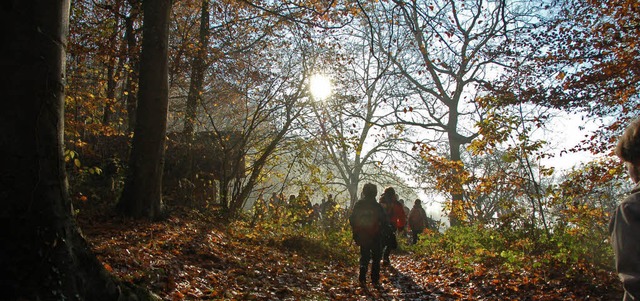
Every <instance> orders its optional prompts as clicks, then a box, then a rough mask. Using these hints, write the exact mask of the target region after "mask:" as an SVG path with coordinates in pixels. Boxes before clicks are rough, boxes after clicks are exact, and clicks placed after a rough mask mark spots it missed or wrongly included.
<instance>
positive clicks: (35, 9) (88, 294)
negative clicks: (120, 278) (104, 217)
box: [0, 0, 150, 300]
mask: <svg viewBox="0 0 640 301" xmlns="http://www.w3.org/2000/svg"><path fill="white" fill-rule="evenodd" d="M68 14H69V1H68V0H13V1H5V2H3V3H2V5H0V20H1V21H0V26H2V28H3V30H4V32H3V36H2V47H1V48H0V66H1V67H2V70H3V72H2V73H1V74H2V75H0V88H1V89H2V93H3V98H4V99H5V101H4V102H3V109H2V110H0V158H2V160H3V162H2V169H0V202H2V205H3V209H2V211H0V226H1V227H2V228H1V229H2V235H0V275H2V279H3V280H2V281H0V292H1V293H2V299H4V300H132V299H134V298H138V300H146V299H149V297H150V295H149V294H148V293H144V294H141V295H140V296H138V297H136V296H134V293H132V290H131V289H130V288H128V287H126V286H123V285H121V284H120V283H119V282H117V281H116V280H114V278H113V277H112V276H111V275H109V273H108V272H107V271H106V270H105V269H104V268H103V266H102V264H100V262H99V261H98V260H97V258H96V257H95V255H94V254H93V253H92V252H91V249H90V248H89V246H88V244H87V242H86V241H85V240H84V238H83V237H82V235H81V234H80V231H79V229H78V227H77V225H76V223H75V220H74V218H73V216H72V206H71V201H70V197H69V193H68V189H67V179H66V175H65V169H64V161H63V144H62V141H63V139H62V135H63V108H64V105H63V104H64V81H63V79H64V57H65V46H66V45H65V44H66V32H67V28H68V17H69V16H68ZM142 295H145V296H144V297H143V296H142Z"/></svg>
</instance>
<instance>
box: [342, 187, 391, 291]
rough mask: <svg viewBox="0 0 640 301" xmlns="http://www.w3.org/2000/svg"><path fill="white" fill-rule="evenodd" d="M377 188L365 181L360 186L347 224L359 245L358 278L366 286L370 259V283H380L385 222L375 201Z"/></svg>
mask: <svg viewBox="0 0 640 301" xmlns="http://www.w3.org/2000/svg"><path fill="white" fill-rule="evenodd" d="M377 194H378V188H377V187H376V185H375V184H371V183H367V184H365V185H364V187H363V188H362V195H361V199H360V200H359V201H357V202H356V204H355V205H354V206H353V210H352V212H351V215H350V216H349V224H350V225H351V231H352V233H353V240H354V241H355V243H356V244H357V245H358V246H360V273H359V276H358V280H359V281H360V285H361V286H362V287H365V286H366V281H367V270H368V268H369V262H370V261H371V283H372V284H373V285H374V286H378V285H380V259H381V258H382V228H383V227H384V226H385V224H386V220H385V215H384V209H382V206H381V205H380V204H378V202H376V195H377Z"/></svg>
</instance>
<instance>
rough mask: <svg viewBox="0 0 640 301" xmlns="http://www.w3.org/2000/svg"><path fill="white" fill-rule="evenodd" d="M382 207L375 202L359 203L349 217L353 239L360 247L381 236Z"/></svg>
mask: <svg viewBox="0 0 640 301" xmlns="http://www.w3.org/2000/svg"><path fill="white" fill-rule="evenodd" d="M381 209H382V208H381V207H379V205H378V204H377V203H376V202H375V201H374V202H363V201H358V203H356V205H355V206H354V207H353V212H352V213H351V216H350V217H349V223H350V224H351V230H352V232H353V239H354V240H355V241H356V243H357V244H358V245H363V244H368V243H370V242H372V241H373V239H374V238H375V237H377V236H379V235H380V231H381V224H382V221H381V219H380V217H381V212H382V211H381Z"/></svg>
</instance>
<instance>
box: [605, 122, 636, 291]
mask: <svg viewBox="0 0 640 301" xmlns="http://www.w3.org/2000/svg"><path fill="white" fill-rule="evenodd" d="M615 153H616V155H618V157H620V159H621V160H622V161H623V162H624V163H625V165H626V167H627V171H628V173H629V177H630V178H631V180H632V181H633V183H635V184H636V185H635V186H634V187H633V189H631V192H630V194H629V195H628V196H627V197H626V198H625V199H624V200H623V201H622V202H621V203H620V204H619V205H618V207H617V208H616V210H615V212H614V214H613V216H612V218H611V222H610V224H609V233H610V234H611V245H612V246H613V252H614V255H615V265H616V270H617V272H618V276H619V277H620V281H622V287H623V288H624V297H623V300H624V301H627V300H638V299H640V253H639V252H638V250H640V183H638V182H640V118H638V119H635V120H634V121H633V122H631V124H630V125H629V126H628V127H627V129H626V130H625V131H624V133H623V134H622V136H621V137H620V140H619V141H618V145H617V146H616V149H615Z"/></svg>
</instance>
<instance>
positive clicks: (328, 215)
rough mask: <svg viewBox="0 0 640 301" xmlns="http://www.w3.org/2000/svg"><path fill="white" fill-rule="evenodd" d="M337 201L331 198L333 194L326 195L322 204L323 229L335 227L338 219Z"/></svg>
mask: <svg viewBox="0 0 640 301" xmlns="http://www.w3.org/2000/svg"><path fill="white" fill-rule="evenodd" d="M337 207H338V203H336V201H335V200H334V199H333V195H332V194H329V195H327V201H326V202H324V203H323V204H322V209H321V210H322V212H321V214H322V222H323V224H324V228H325V229H335V226H336V221H337V219H338V210H337V209H338V208H337Z"/></svg>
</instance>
